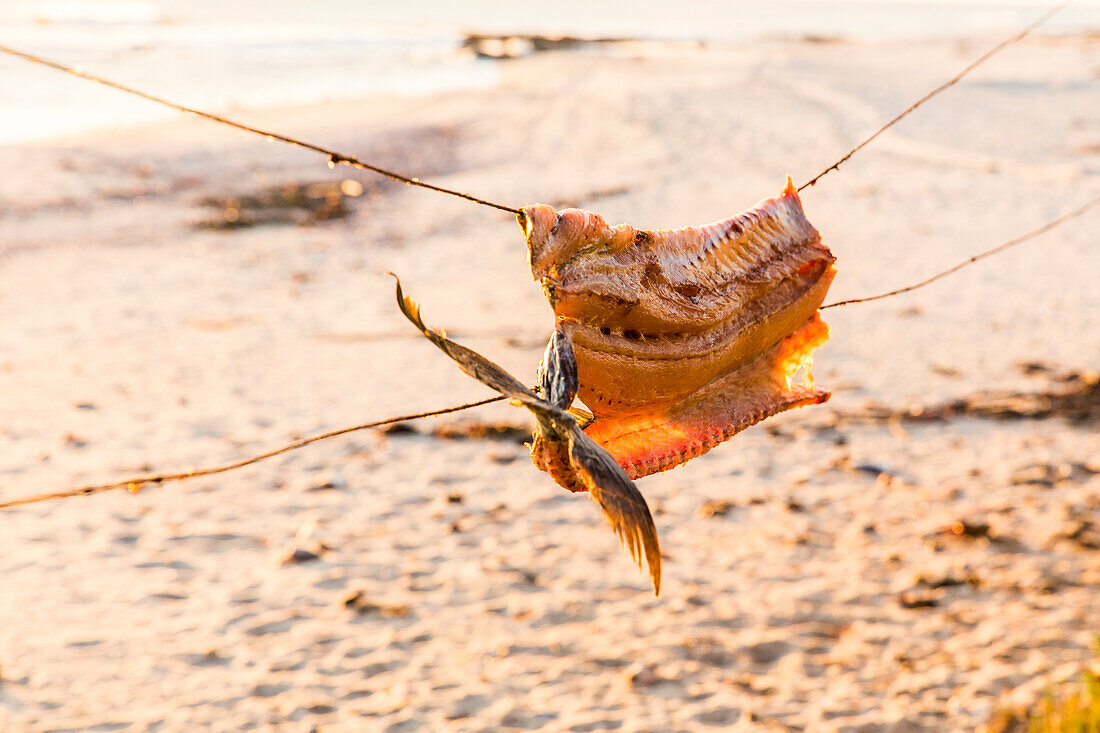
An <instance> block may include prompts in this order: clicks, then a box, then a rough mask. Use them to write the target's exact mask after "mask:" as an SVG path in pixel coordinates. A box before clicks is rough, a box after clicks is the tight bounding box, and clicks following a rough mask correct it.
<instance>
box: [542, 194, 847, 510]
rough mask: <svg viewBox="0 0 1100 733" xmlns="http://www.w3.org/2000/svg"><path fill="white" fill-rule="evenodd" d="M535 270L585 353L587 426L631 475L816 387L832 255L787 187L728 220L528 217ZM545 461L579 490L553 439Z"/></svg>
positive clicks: (581, 214)
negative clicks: (646, 226) (671, 222)
mask: <svg viewBox="0 0 1100 733" xmlns="http://www.w3.org/2000/svg"><path fill="white" fill-rule="evenodd" d="M520 221H521V224H522V225H523V226H524V229H525V234H526V237H527V244H528V250H529V256H530V263H531V271H532V273H533V274H534V276H535V278H536V279H538V280H539V281H540V282H541V283H542V286H543V289H544V291H545V293H546V297H547V299H548V300H549V301H550V305H551V307H552V308H553V309H554V315H555V318H556V320H557V327H558V328H559V329H561V331H562V332H563V333H564V334H565V335H566V337H567V338H568V339H569V341H570V342H571V344H572V346H573V350H574V352H575V355H576V362H577V367H578V374H579V380H580V386H579V391H578V396H579V397H580V399H581V400H582V401H583V402H584V404H585V405H586V406H587V407H588V408H589V409H591V411H592V414H593V416H594V420H593V421H592V422H591V424H589V425H588V426H587V427H586V428H585V432H586V433H587V434H588V435H589V436H590V437H592V438H593V440H595V441H596V442H597V443H599V444H600V445H601V446H603V447H604V448H605V449H606V450H607V451H608V452H609V453H610V454H611V455H612V456H613V457H614V458H615V460H616V461H618V462H619V464H620V465H621V466H622V467H623V468H624V469H625V470H626V472H627V474H628V475H629V476H631V477H632V478H638V477H641V476H646V475H649V474H651V473H655V472H658V471H664V470H667V469H669V468H673V467H674V466H677V465H680V464H681V463H684V462H686V461H688V460H690V459H691V458H693V457H695V456H698V455H701V454H702V453H705V452H706V451H708V450H710V449H711V448H712V447H714V446H715V445H717V444H719V443H721V442H723V441H725V440H728V439H729V438H730V437H731V436H733V435H734V434H735V433H737V432H739V431H740V430H743V429H745V428H746V427H749V426H750V425H752V424H754V423H756V422H759V421H760V420H763V419H765V418H767V417H769V416H771V415H774V414H776V413H777V412H781V411H783V410H787V409H791V408H792V407H797V406H800V405H807V404H815V403H819V402H824V401H825V400H826V399H828V397H829V395H828V393H827V392H824V391H821V390H816V389H814V387H813V383H812V379H811V377H810V371H809V367H810V365H811V362H812V352H813V350H814V349H815V348H816V347H817V346H819V345H820V344H821V343H823V342H824V341H825V340H826V339H827V338H828V328H827V327H826V326H825V324H824V323H823V322H822V321H821V320H820V318H819V317H818V315H817V309H818V308H819V307H820V305H821V303H822V301H823V300H824V298H825V294H826V292H827V291H828V288H829V284H830V283H831V282H832V279H833V276H834V274H835V270H834V268H833V261H834V258H833V255H832V253H830V252H829V250H828V248H827V247H825V245H824V244H822V242H821V235H820V234H819V233H818V231H817V230H816V229H815V228H814V227H813V225H811V224H810V222H809V221H808V220H807V219H806V216H805V214H804V212H803V210H802V203H801V201H800V200H799V198H798V193H797V191H796V190H795V188H794V186H793V184H792V182H791V181H790V179H789V178H788V180H787V186H786V188H785V189H784V190H783V192H782V193H781V194H780V195H779V196H777V197H775V198H770V199H765V200H763V201H761V202H760V203H758V204H757V205H756V206H755V207H753V208H752V209H750V210H748V211H746V212H743V213H741V214H738V215H737V216H735V217H733V218H731V219H727V220H725V221H720V222H715V223H713V224H709V225H706V226H702V227H688V228H685V229H678V230H658V231H646V230H639V229H635V228H634V227H632V226H630V225H627V224H620V225H618V226H615V227H610V226H608V225H607V223H606V222H605V221H604V220H603V218H602V217H600V216H598V215H596V214H592V213H589V212H586V211H580V210H578V209H566V210H564V211H560V212H559V211H555V210H554V209H552V208H550V207H548V206H542V205H536V206H531V207H528V208H525V209H523V215H522V216H521V217H520ZM532 453H533V458H534V460H535V463H536V465H538V466H539V467H540V468H543V469H544V470H547V471H548V472H549V473H551V475H552V476H554V478H555V479H556V480H557V481H558V482H559V483H560V484H562V485H563V486H566V487H567V488H570V489H572V490H580V489H582V488H583V487H582V486H580V485H579V484H578V483H577V481H576V479H575V477H574V476H573V475H572V473H571V472H568V471H564V472H563V471H561V470H560V468H561V466H562V465H563V461H564V457H562V456H560V455H557V449H556V447H555V446H541V445H538V444H537V441H536V445H535V446H533V448H532Z"/></svg>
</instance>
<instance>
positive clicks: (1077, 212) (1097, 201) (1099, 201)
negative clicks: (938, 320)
mask: <svg viewBox="0 0 1100 733" xmlns="http://www.w3.org/2000/svg"><path fill="white" fill-rule="evenodd" d="M1098 205H1100V196H1097V197H1096V198H1094V199H1092V200H1091V201H1089V202H1088V203H1087V204H1085V205H1084V206H1080V207H1078V208H1076V209H1074V210H1073V211H1070V212H1067V213H1065V214H1062V215H1061V216H1059V217H1058V218H1057V219H1055V220H1054V221H1051V222H1047V223H1046V224H1044V225H1043V226H1041V227H1039V228H1038V229H1034V230H1032V231H1030V232H1028V233H1027V234H1024V235H1022V236H1019V237H1016V238H1015V239H1011V240H1009V241H1007V242H1005V243H1004V244H999V245H997V246H996V247H993V248H992V249H987V250H985V251H984V252H979V253H978V254H976V255H974V256H973V257H970V258H968V259H965V260H963V261H962V262H960V263H959V264H957V265H955V266H954V267H950V268H948V269H946V270H944V271H943V272H939V273H937V274H935V275H933V276H932V277H930V278H928V279H927V280H921V281H920V282H919V283H916V284H914V285H907V286H906V287H904V288H898V289H897V290H891V291H890V292H888V293H879V294H878V295H870V296H868V297H866V298H852V299H850V300H840V301H837V302H836V303H829V304H827V305H823V306H821V310H825V309H826V308H837V307H839V306H842V305H852V304H853V303H868V302H870V301H872V300H882V299H883V298H890V297H893V296H895V295H901V294H902V293H908V292H911V291H913V290H917V289H918V288H923V287H924V286H925V285H931V284H932V283H934V282H936V281H937V280H940V279H942V278H945V277H947V276H948V275H950V274H952V273H955V272H958V271H959V270H961V269H963V268H964V267H967V266H969V265H972V264H974V263H975V262H977V261H978V260H984V259H985V258H986V257H992V256H993V255H995V254H997V253H998V252H1004V251H1005V250H1006V249H1008V248H1010V247H1015V246H1016V245H1017V244H1023V243H1024V242H1026V241H1028V240H1029V239H1034V238H1035V237H1038V236H1039V235H1040V234H1046V233H1047V232H1049V231H1050V230H1051V229H1054V228H1055V227H1058V226H1061V225H1062V224H1065V223H1066V222H1067V221H1070V220H1071V219H1076V218H1077V217H1079V216H1081V215H1083V214H1085V213H1086V212H1088V211H1089V210H1090V209H1093V208H1095V207H1096V206H1098Z"/></svg>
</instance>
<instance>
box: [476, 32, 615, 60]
mask: <svg viewBox="0 0 1100 733" xmlns="http://www.w3.org/2000/svg"><path fill="white" fill-rule="evenodd" d="M630 40H633V39H630V38H582V37H580V36H551V35H541V34H532V33H467V34H466V36H465V37H464V38H463V39H462V48H463V49H464V50H466V51H470V52H472V53H473V54H474V55H475V56H476V57H477V58H479V59H492V60H494V61H503V60H506V59H518V58H523V57H524V56H530V55H532V54H535V53H542V52H545V51H562V50H568V49H574V48H577V47H578V46H585V45H596V44H608V43H622V42H625V41H630Z"/></svg>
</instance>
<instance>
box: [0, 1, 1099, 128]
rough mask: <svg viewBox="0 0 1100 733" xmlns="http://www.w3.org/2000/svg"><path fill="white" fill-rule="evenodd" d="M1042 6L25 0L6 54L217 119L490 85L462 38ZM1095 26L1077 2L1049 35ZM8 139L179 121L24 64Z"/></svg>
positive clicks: (900, 25) (13, 71) (4, 75)
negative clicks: (36, 56)
mask: <svg viewBox="0 0 1100 733" xmlns="http://www.w3.org/2000/svg"><path fill="white" fill-rule="evenodd" d="M1048 5H1049V3H1046V2H1015V3H1006V2H1003V1H1000V0H971V1H970V2H965V3H952V2H947V1H946V0H923V1H922V2H912V1H901V0H898V1H894V0H885V1H884V0H878V1H877V2H871V1H864V2H836V1H835V0H785V1H775V0H770V1H768V2H761V1H759V0H749V1H744V2H733V3H712V2H704V1H702V0H687V1H686V2H679V3H675V4H668V3H663V2H659V1H658V0H640V2H635V3H632V4H631V12H630V13H623V12H622V10H623V6H622V5H620V4H613V3H603V4H595V5H594V4H591V3H584V2H580V0H564V1H563V2H555V3H534V2H508V1H505V0H496V1H492V0H489V1H482V2H477V3H461V4H454V3H445V2H441V1H440V0H413V1H411V2H410V1H407V0H381V1H374V2H370V3H363V2H358V1H357V0H335V1H331V2H326V3H321V4H315V5H314V6H311V7H310V8H309V10H308V13H307V12H305V11H303V9H302V5H301V4H300V3H298V2H290V1H289V0H274V1H271V0H241V1H240V2H234V3H225V2H222V1H221V0H194V1H193V2H189V3H187V4H186V5H184V4H181V3H178V2H172V1H171V0H95V1H93V0H53V1H52V2H49V1H48V2H41V1H36V2H30V1H29V0H17V1H15V2H7V3H4V4H2V5H0V43H5V44H10V45H13V46H16V47H19V48H21V49H25V50H28V51H30V52H33V53H40V54H44V55H47V56H51V57H53V58H56V59H58V60H60V61H63V62H66V63H70V64H75V65H79V66H82V67H84V68H86V69H88V70H89V71H94V72H96V73H100V74H103V75H105V76H108V77H111V78H114V79H118V80H120V81H123V82H125V83H128V84H132V85H135V86H137V87H139V88H144V89H147V90H151V91H155V92H157V93H159V94H162V95H165V96H168V97H171V98H174V99H178V100H180V101H183V102H184V103H187V104H190V105H194V106H198V107H202V108H208V109H212V110H231V109H233V108H239V107H248V108H263V107H272V106H277V105H286V104H308V103H315V102H321V101H325V100H333V99H352V98H359V97H363V96H366V95H372V94H399V95H421V94H429V93H432V92H436V91H440V90H444V89H455V88H477V87H485V86H489V85H492V84H493V83H495V80H496V75H497V71H498V68H497V67H496V65H495V64H494V63H493V62H489V61H483V60H477V59H475V58H473V57H472V55H469V54H463V53H462V52H461V43H462V38H463V35H464V34H465V33H467V32H482V33H542V34H549V35H553V34H564V35H577V36H586V37H593V36H605V37H629V38H645V39H654V40H685V39H690V40H700V41H704V42H711V43H728V42H737V41H744V40H749V39H760V38H766V39H768V38H803V37H808V36H819V37H845V38H852V39H881V38H884V37H886V38H891V37H898V38H901V37H926V36H945V35H971V34H981V33H1005V32H1008V31H1010V30H1011V29H1013V28H1018V27H1021V26H1023V25H1025V24H1026V23H1028V22H1030V21H1031V20H1032V19H1034V18H1035V17H1036V16H1037V15H1038V14H1039V13H1041V12H1042V10H1043V8H1045V7H1046V6H1048ZM1098 28H1100V0H1078V2H1076V3H1075V4H1074V6H1073V7H1071V8H1068V9H1066V10H1065V11H1063V12H1062V13H1061V14H1060V15H1059V16H1057V17H1056V18H1054V19H1052V20H1051V22H1050V23H1049V24H1048V26H1047V27H1046V30H1047V31H1048V32H1082V31H1089V30H1095V29H1098ZM0 107H2V108H3V109H4V110H5V114H4V115H3V117H2V119H0V144H4V143H9V144H10V143H16V142H20V141H28V140H35V139H47V138H54V137H63V136H66V135H71V134H75V133H78V132H82V131H86V130H92V129H97V128H107V127H113V126H119V125H129V124H137V123H142V122H148V121H153V120H159V119H166V118H168V117H171V116H172V115H173V114H174V113H173V112H172V111H170V110H167V109H160V108H158V107H156V106H155V105H151V104H149V103H148V102H144V101H142V100H138V99H130V98H126V97H123V96H122V95H120V94H117V93H113V92H105V91H104V90H103V89H101V88H97V87H95V86H94V85H90V84H87V83H84V82H81V81H79V80H76V79H65V78H63V77H61V76H59V75H56V74H52V73H50V72H48V71H46V70H44V69H40V68H35V67H33V66H30V65H27V64H26V63H24V62H21V61H17V60H14V59H6V58H5V59H0Z"/></svg>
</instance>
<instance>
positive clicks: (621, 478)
mask: <svg viewBox="0 0 1100 733" xmlns="http://www.w3.org/2000/svg"><path fill="white" fill-rule="evenodd" d="M569 462H570V463H571V464H572V465H573V468H574V470H575V471H576V473H577V476H578V477H579V478H580V479H581V481H582V482H583V483H584V485H585V486H586V487H587V488H588V493H590V494H591V495H592V498H593V499H595V500H596V503H597V504H599V505H600V508H601V509H602V510H603V513H604V516H605V517H607V521H608V522H610V523H611V528H612V529H613V530H614V531H615V534H616V535H618V536H619V539H620V540H621V541H622V543H623V544H624V545H626V549H627V550H629V552H630V556H631V557H632V558H633V559H634V562H636V563H637V564H638V568H639V569H640V568H641V567H642V557H643V556H644V557H645V561H646V564H647V565H648V566H649V577H650V580H651V581H652V582H653V592H654V594H656V595H660V593H661V548H660V545H659V544H658V542H657V527H656V525H654V523H653V515H652V514H650V512H649V506H648V505H647V504H646V502H645V498H644V497H643V496H642V493H641V492H640V491H638V487H637V486H635V485H634V482H633V481H631V480H630V478H629V477H628V476H627V475H626V473H625V472H624V471H623V469H622V467H621V466H619V464H618V463H616V462H615V460H614V459H613V458H612V457H611V456H610V455H608V453H607V451H605V450H604V449H602V448H601V447H600V446H598V445H597V444H596V443H594V442H593V441H592V440H591V439H590V438H589V437H588V436H587V435H585V434H584V433H583V432H582V431H581V430H580V428H574V429H573V430H572V431H571V432H570V433H569Z"/></svg>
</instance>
